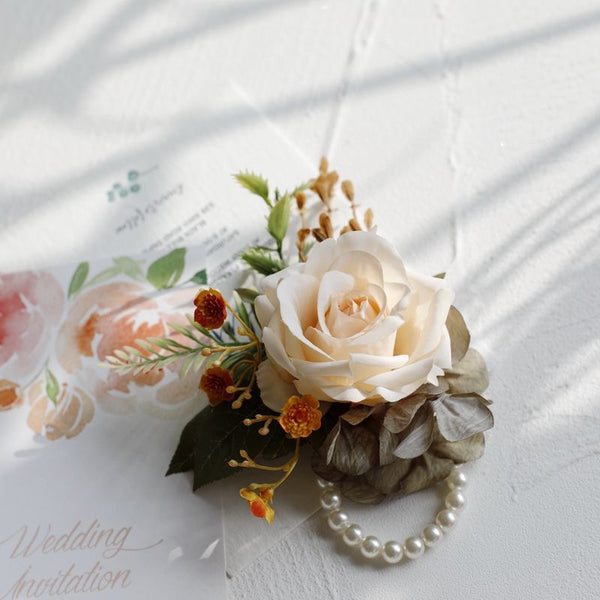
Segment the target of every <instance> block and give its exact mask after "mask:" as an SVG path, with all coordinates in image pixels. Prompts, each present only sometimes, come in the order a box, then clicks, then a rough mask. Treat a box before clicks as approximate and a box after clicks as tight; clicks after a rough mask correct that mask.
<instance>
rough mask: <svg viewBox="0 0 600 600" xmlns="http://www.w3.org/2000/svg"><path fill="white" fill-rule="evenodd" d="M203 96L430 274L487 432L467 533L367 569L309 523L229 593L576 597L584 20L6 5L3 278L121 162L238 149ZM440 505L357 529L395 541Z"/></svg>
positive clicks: (590, 202)
mask: <svg viewBox="0 0 600 600" xmlns="http://www.w3.org/2000/svg"><path fill="white" fill-rule="evenodd" d="M223 79H229V80H231V82H232V83H233V85H234V86H235V87H236V89H237V90H238V93H239V94H240V96H241V97H244V98H245V99H246V101H247V102H249V103H250V104H252V105H253V106H254V107H255V108H256V109H257V111H258V112H259V113H262V114H263V116H265V117H266V118H267V119H269V120H271V121H272V123H273V124H274V125H275V126H276V127H277V128H278V129H279V130H280V132H281V134H282V135H283V136H285V137H286V138H287V139H288V140H289V141H290V143H292V144H294V145H295V146H296V147H297V148H298V150H299V152H300V153H302V154H303V155H304V156H305V157H306V158H307V159H308V160H309V161H310V162H312V163H313V164H315V165H316V164H317V162H318V159H319V157H320V156H321V154H322V153H324V152H326V153H327V154H328V155H329V157H330V159H331V160H332V162H333V164H334V166H335V167H336V168H337V169H338V170H339V171H340V172H341V174H342V176H344V177H351V178H352V179H354V181H355V185H356V188H357V191H358V194H359V196H360V198H361V199H363V202H364V204H369V205H371V206H373V208H374V209H375V212H376V215H378V216H379V222H380V224H381V231H382V232H383V233H384V234H385V235H386V236H388V237H390V238H391V239H392V240H393V241H394V242H395V243H396V244H397V245H398V247H399V248H400V250H401V252H402V253H403V255H404V256H405V257H406V258H407V260H408V261H410V262H411V263H412V264H414V265H415V266H418V267H421V268H423V269H428V270H430V271H433V272H438V271H442V270H447V271H448V274H449V275H448V277H449V279H450V280H451V281H452V283H453V284H454V285H455V287H456V290H457V301H456V303H457V305H458V306H459V307H460V308H461V309H462V310H463V312H464V314H465V316H466V318H467V321H468V323H469V324H470V327H471V329H472V333H473V337H474V339H475V343H476V345H477V346H478V348H479V349H480V350H482V351H483V352H484V354H485V355H486V357H487V359H488V362H489V365H490V370H491V374H492V385H491V389H490V392H489V393H490V395H491V397H492V398H493V399H494V400H495V415H496V422H497V425H496V428H495V429H494V430H493V432H492V433H491V434H490V435H489V437H488V442H489V443H488V450H487V453H486V455H485V457H484V458H483V459H482V460H481V461H480V462H479V463H478V464H476V465H473V466H472V467H471V468H470V473H471V475H472V476H471V479H472V489H471V490H470V491H469V496H468V498H469V501H470V503H469V507H468V509H467V510H466V514H465V516H464V517H463V519H462V520H461V522H460V523H459V525H458V527H457V529H456V531H454V532H453V533H452V535H451V536H449V537H448V539H447V540H444V543H443V544H442V545H440V547H439V548H438V549H436V550H435V551H433V552H430V553H427V554H426V556H425V557H424V558H423V559H421V560H420V561H418V562H416V563H414V564H409V565H403V566H399V567H396V568H393V569H383V568H379V567H375V566H369V565H364V564H362V563H361V562H360V561H359V560H355V559H352V558H350V556H349V555H348V554H346V553H345V552H344V550H343V548H341V546H340V545H339V544H336V543H334V540H333V539H332V538H331V537H330V536H328V535H327V532H326V531H325V528H324V527H323V523H322V521H321V519H320V517H318V516H317V517H314V518H312V519H311V520H309V521H308V522H306V523H305V524H303V525H302V526H301V527H300V528H298V529H297V530H295V531H294V532H292V533H291V534H290V535H289V536H288V537H287V538H286V539H284V540H283V541H281V542H280V543H278V544H277V545H276V546H275V547H274V548H272V549H271V550H270V551H269V552H268V553H267V554H265V555H263V556H262V557H261V558H260V559H259V560H257V561H256V562H255V563H253V564H252V565H251V566H250V567H247V568H246V569H245V570H244V571H242V572H240V573H238V574H237V575H236V576H235V577H234V578H233V579H232V580H231V581H230V582H229V594H230V597H231V598H232V599H238V598H239V599H241V598H249V597H257V598H265V599H269V600H271V599H273V600H280V599H284V598H285V599H286V600H305V599H307V598H318V599H329V598H331V599H336V600H337V599H344V600H346V599H361V598H377V599H381V600H395V599H397V598H404V597H407V598H408V597H412V598H426V599H430V598H431V599H438V598H439V599H448V598H458V597H462V598H473V599H479V598H486V599H488V600H504V599H506V598H518V599H521V598H535V599H540V600H541V599H544V600H546V599H548V598H566V599H578V600H579V599H588V598H589V599H591V598H597V597H598V594H599V593H600V592H599V589H600V541H599V540H600V520H599V519H598V508H597V503H598V497H600V458H599V456H600V414H599V412H600V411H599V410H598V408H599V407H600V380H599V379H600V369H599V367H598V362H599V360H600V345H599V336H600V327H599V325H598V323H599V320H600V6H599V5H598V3H597V2H592V1H590V0H588V1H583V0H569V2H564V1H562V0H505V1H504V2H491V1H489V0H485V1H479V2H466V1H460V0H454V1H453V2H450V1H439V2H425V1H423V2H408V1H400V0H387V1H385V0H363V1H358V0H338V1H322V0H321V1H316V0H314V1H312V0H311V1H307V0H304V1H300V0H237V1H233V0H220V1H217V0H213V1H202V2H191V1H183V0H171V1H169V2H164V1H159V0H156V1H155V2H146V1H142V0H119V1H116V0H111V1H107V0H78V1H74V0H73V1H70V2H67V1H64V0H53V1H52V2H39V1H38V0H4V1H3V2H2V3H1V4H0V174H1V176H0V211H1V212H0V219H1V220H0V235H1V239H2V243H1V244H0V266H1V267H2V268H10V267H11V266H17V265H19V266H21V265H27V264H31V265H40V264H42V263H44V261H46V262H57V261H58V260H59V259H60V260H68V258H69V252H71V257H70V258H71V260H74V259H73V256H72V254H73V252H74V250H77V251H79V250H80V249H81V248H83V247H85V244H84V242H83V241H82V242H81V244H80V245H78V244H76V243H74V242H73V243H72V242H71V241H70V242H69V244H70V245H67V244H66V243H65V242H64V240H61V237H60V236H57V240H56V244H55V251H54V253H52V252H50V253H48V250H47V248H45V249H44V252H43V253H42V251H41V250H39V249H37V250H36V240H35V238H34V237H32V236H30V235H28V233H27V231H28V230H27V226H28V224H29V223H35V224H37V226H39V221H40V219H42V218H43V214H44V211H52V207H53V206H55V205H57V203H60V202H61V200H62V198H63V197H64V196H65V195H67V194H69V193H71V192H72V191H73V190H74V189H76V188H77V186H78V185H80V184H81V183H82V182H85V183H89V182H92V183H93V182H102V181H104V179H106V177H109V176H111V174H112V173H113V172H114V171H115V169H117V168H120V166H121V165H124V168H127V167H128V166H129V164H128V162H129V163H130V162H131V161H132V160H134V159H135V157H136V156H138V155H139V154H140V153H146V152H150V153H155V154H157V155H159V156H164V157H165V158H169V159H170V160H173V161H175V162H177V159H178V156H179V155H180V154H181V153H183V152H189V151H190V149H191V151H193V148H194V144H197V143H200V142H201V141H202V140H201V139H199V138H201V135H203V134H201V132H205V131H209V132H210V134H211V136H214V137H215V138H216V139H217V140H218V138H219V136H228V137H230V136H234V137H235V136H237V138H238V139H239V140H240V141H241V140H243V141H244V144H243V146H244V147H248V139H247V136H248V135H249V131H250V129H249V125H251V123H249V122H248V117H247V116H246V115H247V113H242V112H239V111H237V110H236V108H235V107H231V106H227V105H221V104H220V103H219V98H218V97H214V90H215V89H217V83H216V82H217V81H222V80H223ZM207 106H209V107H211V109H210V111H209V112H207V110H208V109H207V108H206V107H207ZM256 118H257V119H258V118H259V117H258V116H256ZM251 131H253V132H254V133H253V135H256V133H255V131H256V130H255V129H252V130H251ZM252 142H253V144H256V146H257V147H261V139H260V136H257V137H255V139H254V140H252ZM265 150H269V149H265V148H262V147H261V151H262V152H263V153H264V152H265ZM273 151H274V152H276V149H274V150H273ZM240 160H243V157H240ZM240 167H244V164H240ZM264 170H265V171H268V165H265V166H264ZM219 178H221V179H222V182H223V183H222V186H221V188H218V189H222V190H223V193H224V194H225V193H226V190H227V186H229V185H231V184H230V180H229V174H226V176H223V174H220V173H215V179H216V180H217V182H218V181H219ZM217 187H218V186H217ZM75 259H76V258H75ZM436 502H437V499H435V498H434V497H433V492H431V494H430V495H428V493H424V494H421V495H420V497H419V498H417V499H414V498H411V499H407V501H405V502H400V503H391V504H388V505H384V506H380V507H378V508H377V509H375V510H374V511H372V512H370V513H368V514H365V515H364V516H361V519H362V521H364V522H365V523H368V522H370V523H371V527H372V529H373V530H374V531H378V532H379V533H380V534H381V535H382V536H383V535H389V534H390V532H393V535H398V536H403V535H406V534H408V533H412V532H413V529H414V528H415V527H419V528H420V526H422V525H423V524H424V518H425V517H426V516H428V515H429V514H430V513H431V511H432V510H433V506H434V504H435V503H436ZM378 528H379V530H378Z"/></svg>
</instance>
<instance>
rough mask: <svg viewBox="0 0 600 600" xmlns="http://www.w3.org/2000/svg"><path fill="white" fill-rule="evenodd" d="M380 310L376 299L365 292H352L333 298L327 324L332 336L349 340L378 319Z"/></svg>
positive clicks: (326, 319) (328, 311)
mask: <svg viewBox="0 0 600 600" xmlns="http://www.w3.org/2000/svg"><path fill="white" fill-rule="evenodd" d="M380 310H381V308H380V306H379V304H378V303H377V300H375V298H373V297H372V296H368V295H366V294H365V293H364V292H363V291H360V290H352V291H351V292H346V293H342V294H334V295H333V296H332V297H331V300H330V302H329V308H328V309H327V311H326V313H325V322H326V323H327V327H329V331H330V332H331V335H333V336H334V337H337V338H347V337H351V336H353V335H356V334H357V333H359V332H360V331H362V330H363V329H364V328H365V327H366V326H367V325H369V323H371V322H372V321H373V320H374V319H375V318H376V317H377V315H378V314H379V312H380Z"/></svg>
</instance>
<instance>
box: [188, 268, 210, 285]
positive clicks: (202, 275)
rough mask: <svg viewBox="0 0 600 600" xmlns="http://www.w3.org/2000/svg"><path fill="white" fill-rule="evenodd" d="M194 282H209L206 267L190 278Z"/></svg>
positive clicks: (204, 283) (203, 283) (199, 283)
mask: <svg viewBox="0 0 600 600" xmlns="http://www.w3.org/2000/svg"><path fill="white" fill-rule="evenodd" d="M190 281H193V282H194V283H197V284H198V285H206V284H207V283H208V277H207V275H206V269H202V270H201V271H198V272H197V273H195V274H194V276H193V277H192V278H191V279H190Z"/></svg>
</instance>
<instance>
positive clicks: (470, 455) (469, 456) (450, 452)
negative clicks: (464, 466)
mask: <svg viewBox="0 0 600 600" xmlns="http://www.w3.org/2000/svg"><path fill="white" fill-rule="evenodd" d="M439 440H440V441H435V442H434V443H433V444H432V445H431V448H430V449H429V451H430V452H431V454H435V455H436V456H439V457H441V458H449V459H451V460H453V461H454V462H455V463H458V464H460V463H465V462H469V461H471V460H477V459H478V458H481V457H482V456H483V453H484V451H485V436H484V435H483V433H476V434H475V435H473V436H471V437H470V438H467V439H466V440H460V442H447V441H446V440H444V439H443V438H442V437H441V436H439Z"/></svg>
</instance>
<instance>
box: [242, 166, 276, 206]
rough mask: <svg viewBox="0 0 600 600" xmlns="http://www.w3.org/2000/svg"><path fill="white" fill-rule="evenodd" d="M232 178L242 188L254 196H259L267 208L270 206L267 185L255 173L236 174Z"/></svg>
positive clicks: (265, 181)
mask: <svg viewBox="0 0 600 600" xmlns="http://www.w3.org/2000/svg"><path fill="white" fill-rule="evenodd" d="M234 177H235V179H236V180H237V182H238V183H239V184H240V185H241V186H242V187H244V188H246V189H247V190H248V191H249V192H252V193H253V194H255V195H256V196H260V197H261V198H262V199H263V200H264V201H265V202H266V203H267V204H268V205H269V206H272V204H271V200H269V184H268V182H267V180H266V179H264V178H263V177H261V176H260V175H256V174H255V173H237V174H236V175H234Z"/></svg>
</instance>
